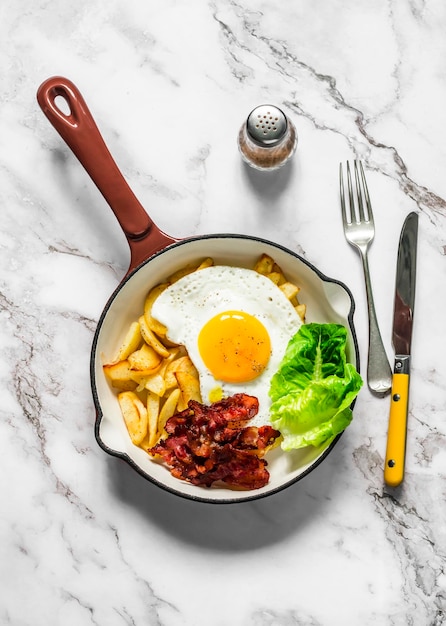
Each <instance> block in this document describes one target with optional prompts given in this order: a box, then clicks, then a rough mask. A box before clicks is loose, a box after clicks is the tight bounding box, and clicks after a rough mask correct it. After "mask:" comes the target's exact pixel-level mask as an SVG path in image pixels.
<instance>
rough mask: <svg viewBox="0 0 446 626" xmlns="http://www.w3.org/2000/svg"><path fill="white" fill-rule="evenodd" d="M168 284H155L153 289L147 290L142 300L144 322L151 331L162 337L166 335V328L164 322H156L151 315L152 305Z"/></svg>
mask: <svg viewBox="0 0 446 626" xmlns="http://www.w3.org/2000/svg"><path fill="white" fill-rule="evenodd" d="M168 286H169V283H161V284H159V285H156V287H153V289H151V290H150V291H149V293H148V294H147V296H146V299H145V302H144V319H145V321H146V324H147V326H148V328H150V330H151V331H152V332H154V333H155V334H156V335H159V336H160V337H164V336H165V335H166V332H167V328H166V327H165V326H164V324H161V322H158V320H156V319H155V318H154V317H152V306H153V303H154V302H155V300H156V299H157V298H158V296H159V295H160V294H162V293H163V291H164V290H165V289H167V287H168Z"/></svg>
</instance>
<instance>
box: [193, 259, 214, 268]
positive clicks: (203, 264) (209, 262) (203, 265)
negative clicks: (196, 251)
mask: <svg viewBox="0 0 446 626" xmlns="http://www.w3.org/2000/svg"><path fill="white" fill-rule="evenodd" d="M212 265H214V259H212V258H211V257H208V258H207V259H204V260H203V261H202V262H201V263H200V265H199V266H198V267H197V270H203V269H205V268H206V267H212Z"/></svg>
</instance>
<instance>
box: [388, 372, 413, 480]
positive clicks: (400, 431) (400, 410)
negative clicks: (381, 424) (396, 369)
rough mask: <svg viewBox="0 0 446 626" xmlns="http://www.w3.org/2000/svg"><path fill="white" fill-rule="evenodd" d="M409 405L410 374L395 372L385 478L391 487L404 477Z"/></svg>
mask: <svg viewBox="0 0 446 626" xmlns="http://www.w3.org/2000/svg"><path fill="white" fill-rule="evenodd" d="M408 405H409V374H393V378H392V399H391V405H390V415H389V430H388V432H387V450H386V462H385V466H384V480H385V482H386V483H387V485H389V486H390V487H397V486H398V485H399V484H400V483H401V482H402V481H403V478H404V463H405V457H406V436H407V413H408Z"/></svg>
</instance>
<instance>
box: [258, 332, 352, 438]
mask: <svg viewBox="0 0 446 626" xmlns="http://www.w3.org/2000/svg"><path fill="white" fill-rule="evenodd" d="M346 346H347V330H346V328H345V327H344V326H342V325H341V324H315V323H314V324H304V325H303V326H301V328H300V330H299V331H298V332H297V333H296V335H295V336H294V337H293V338H292V339H291V340H290V342H289V344H288V347H287V349H286V352H285V356H284V358H283V360H282V363H281V365H280V367H279V370H278V371H277V373H276V374H275V375H274V376H273V378H272V380H271V386H270V390H269V395H270V398H271V401H272V405H271V409H270V419H271V424H272V425H273V427H274V428H277V430H280V432H281V434H282V436H283V441H282V444H281V446H282V449H283V450H293V449H296V448H303V447H305V446H308V445H313V446H320V445H322V444H323V443H325V442H327V441H328V440H330V439H332V438H333V437H335V436H336V435H338V434H339V433H341V432H342V431H343V430H345V428H346V427H347V426H348V425H349V424H350V422H351V420H352V417H353V415H352V411H351V409H350V405H351V403H352V402H353V400H354V398H355V397H356V396H357V394H358V392H359V390H360V388H361V387H362V383H363V381H362V378H361V376H360V375H359V374H358V372H357V371H356V368H355V367H354V365H352V364H351V363H347V359H346Z"/></svg>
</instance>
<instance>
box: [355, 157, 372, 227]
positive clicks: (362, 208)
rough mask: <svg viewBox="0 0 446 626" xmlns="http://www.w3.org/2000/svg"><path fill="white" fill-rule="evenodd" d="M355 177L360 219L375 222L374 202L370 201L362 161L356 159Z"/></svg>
mask: <svg viewBox="0 0 446 626" xmlns="http://www.w3.org/2000/svg"><path fill="white" fill-rule="evenodd" d="M355 178H356V187H357V194H358V204H359V213H360V219H361V220H365V221H367V222H370V223H371V224H373V212H372V203H371V201H370V195H369V190H368V187H367V180H366V177H365V173H364V168H363V166H362V163H361V161H355Z"/></svg>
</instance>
